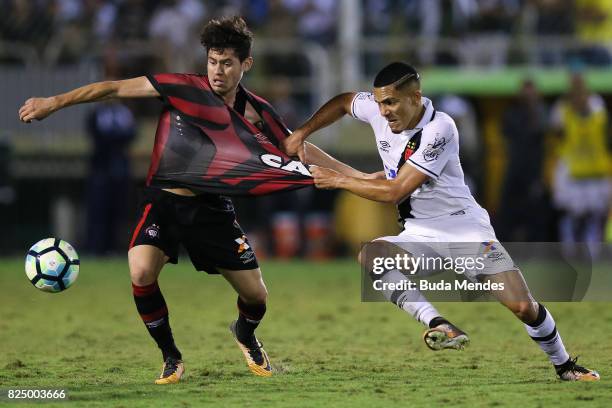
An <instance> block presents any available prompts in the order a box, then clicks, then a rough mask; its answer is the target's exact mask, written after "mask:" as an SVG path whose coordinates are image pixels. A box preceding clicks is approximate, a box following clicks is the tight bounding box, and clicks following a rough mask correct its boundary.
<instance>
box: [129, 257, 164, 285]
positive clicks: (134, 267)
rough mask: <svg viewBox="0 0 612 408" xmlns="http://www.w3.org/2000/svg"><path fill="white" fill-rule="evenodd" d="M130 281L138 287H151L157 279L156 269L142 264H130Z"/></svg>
mask: <svg viewBox="0 0 612 408" xmlns="http://www.w3.org/2000/svg"><path fill="white" fill-rule="evenodd" d="M130 279H131V280H132V283H133V284H134V285H136V286H146V285H150V284H152V283H153V282H155V280H156V279H157V274H156V273H155V269H154V268H153V267H151V266H150V265H146V264H145V263H142V262H130Z"/></svg>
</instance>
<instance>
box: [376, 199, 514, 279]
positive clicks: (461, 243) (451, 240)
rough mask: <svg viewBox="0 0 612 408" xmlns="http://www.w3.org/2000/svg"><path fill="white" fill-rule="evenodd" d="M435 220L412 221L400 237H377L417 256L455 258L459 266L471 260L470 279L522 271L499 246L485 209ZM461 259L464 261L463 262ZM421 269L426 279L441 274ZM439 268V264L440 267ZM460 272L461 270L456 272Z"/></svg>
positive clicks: (431, 264) (462, 212)
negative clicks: (472, 265) (430, 275)
mask: <svg viewBox="0 0 612 408" xmlns="http://www.w3.org/2000/svg"><path fill="white" fill-rule="evenodd" d="M453 214H454V215H444V216H440V217H434V218H409V219H407V220H406V222H405V224H404V231H403V232H401V233H400V234H399V235H394V236H388V237H381V238H377V239H376V241H379V240H382V241H387V242H391V243H393V244H394V245H397V246H398V247H400V248H401V249H403V250H404V251H406V252H409V253H410V254H412V255H413V256H415V257H419V256H421V257H424V258H429V259H431V258H440V257H441V258H446V259H449V258H450V259H453V260H454V261H455V265H459V261H461V262H462V263H463V262H465V260H466V259H468V258H471V259H473V260H474V261H476V262H475V264H474V262H470V265H471V264H474V265H475V266H474V267H473V268H471V267H470V268H467V266H469V265H467V264H466V265H465V266H466V267H463V268H461V269H462V270H463V271H462V272H460V273H463V274H464V275H465V277H466V278H468V279H469V280H470V281H472V282H476V281H478V276H480V275H492V274H496V273H500V272H506V271H512V270H518V268H517V266H516V265H514V262H513V261H512V258H511V257H510V255H509V254H508V252H507V251H506V249H505V248H504V247H503V246H502V245H501V244H500V243H499V241H498V240H497V237H496V236H495V231H494V230H493V227H492V226H491V222H490V220H489V215H488V214H487V212H486V210H484V209H483V208H474V207H469V208H466V209H464V210H461V211H457V212H455V213H453ZM460 258H463V260H461V259H460ZM433 264H435V262H431V263H430V264H429V266H430V267H426V268H420V269H419V271H418V273H417V274H421V276H426V275H429V274H433V273H436V272H439V271H440V270H439V269H437V268H435V267H433V266H434V265H433ZM436 265H439V263H438V264H436ZM455 272H458V273H459V271H458V270H455Z"/></svg>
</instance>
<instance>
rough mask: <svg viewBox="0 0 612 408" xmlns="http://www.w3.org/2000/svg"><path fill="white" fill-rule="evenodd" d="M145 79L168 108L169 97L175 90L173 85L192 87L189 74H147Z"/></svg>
mask: <svg viewBox="0 0 612 408" xmlns="http://www.w3.org/2000/svg"><path fill="white" fill-rule="evenodd" d="M147 79H148V80H149V82H150V83H151V85H153V88H155V90H156V91H157V92H158V93H159V95H160V97H161V99H162V100H163V101H164V103H165V104H166V105H168V106H171V105H172V103H171V101H170V99H169V97H170V95H171V94H172V93H173V91H174V90H176V87H175V85H192V78H191V75H189V74H148V75H147Z"/></svg>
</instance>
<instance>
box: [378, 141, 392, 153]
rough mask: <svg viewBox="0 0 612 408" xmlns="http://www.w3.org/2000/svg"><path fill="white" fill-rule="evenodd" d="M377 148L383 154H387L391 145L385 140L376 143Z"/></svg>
mask: <svg viewBox="0 0 612 408" xmlns="http://www.w3.org/2000/svg"><path fill="white" fill-rule="evenodd" d="M378 148H379V149H380V150H382V151H383V152H385V153H389V149H391V144H389V142H387V141H386V140H381V141H379V142H378Z"/></svg>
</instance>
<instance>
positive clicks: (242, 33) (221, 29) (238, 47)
mask: <svg viewBox="0 0 612 408" xmlns="http://www.w3.org/2000/svg"><path fill="white" fill-rule="evenodd" d="M200 43H202V45H203V46H204V48H206V54H208V52H209V51H210V50H218V51H222V50H225V49H233V50H234V52H235V53H236V56H237V57H238V59H239V60H240V61H241V62H242V61H244V60H245V59H246V58H247V57H249V56H250V55H251V45H252V43H253V33H252V32H251V30H249V28H248V27H247V25H246V22H245V21H244V19H243V18H242V17H239V16H233V17H223V18H220V19H214V20H210V21H209V22H208V23H206V25H205V26H204V30H203V31H202V35H201V36H200Z"/></svg>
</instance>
